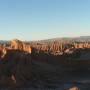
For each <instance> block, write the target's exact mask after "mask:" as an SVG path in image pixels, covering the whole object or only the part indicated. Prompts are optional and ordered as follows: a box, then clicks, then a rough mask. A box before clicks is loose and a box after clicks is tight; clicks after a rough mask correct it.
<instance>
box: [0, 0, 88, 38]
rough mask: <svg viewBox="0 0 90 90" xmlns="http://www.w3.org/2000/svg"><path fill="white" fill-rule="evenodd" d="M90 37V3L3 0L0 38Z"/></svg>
mask: <svg viewBox="0 0 90 90" xmlns="http://www.w3.org/2000/svg"><path fill="white" fill-rule="evenodd" d="M83 35H90V0H0V39H4V40H5V39H6V40H10V39H13V38H19V39H24V40H38V39H47V38H55V37H68V36H69V37H73V36H83Z"/></svg>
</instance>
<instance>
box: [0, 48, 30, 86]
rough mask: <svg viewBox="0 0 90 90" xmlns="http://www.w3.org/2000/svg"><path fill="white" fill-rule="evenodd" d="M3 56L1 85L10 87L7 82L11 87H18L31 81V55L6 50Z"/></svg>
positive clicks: (0, 76)
mask: <svg viewBox="0 0 90 90" xmlns="http://www.w3.org/2000/svg"><path fill="white" fill-rule="evenodd" d="M4 51H5V50H4ZM3 54H4V55H3V57H2V58H1V60H0V85H2V84H4V85H5V84H6V85H8V84H9V83H8V84H7V82H10V84H9V85H11V86H15V87H16V86H20V85H22V84H24V83H26V82H27V81H28V80H30V79H31V75H32V74H31V70H32V69H31V68H32V66H31V55H30V54H29V53H27V52H24V51H20V50H13V49H12V50H9V49H6V51H5V53H4V52H3ZM12 84H13V85H12Z"/></svg>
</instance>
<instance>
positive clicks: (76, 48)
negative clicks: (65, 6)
mask: <svg viewBox="0 0 90 90" xmlns="http://www.w3.org/2000/svg"><path fill="white" fill-rule="evenodd" d="M84 39H85V40H84ZM89 75H90V42H89V38H84V37H83V39H82V38H74V39H73V38H71V39H70V38H69V39H68V38H67V39H66V38H63V39H50V40H41V41H20V40H18V39H14V40H11V41H7V42H2V41H1V44H0V86H1V88H7V89H12V88H13V89H15V90H16V89H20V88H25V90H26V89H28V88H29V89H33V90H34V89H35V90H37V89H40V90H42V89H45V90H47V89H51V90H54V89H55V90H89V89H90V87H89V85H90V77H89ZM75 88H76V89H75Z"/></svg>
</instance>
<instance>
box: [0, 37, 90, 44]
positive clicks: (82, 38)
mask: <svg viewBox="0 0 90 90" xmlns="http://www.w3.org/2000/svg"><path fill="white" fill-rule="evenodd" d="M53 41H59V42H63V41H64V42H65V41H71V42H73V41H74V42H90V36H80V37H74V38H73V37H62V38H52V39H46V40H38V41H27V42H40V43H45V42H46V43H47V42H53ZM0 43H1V44H5V43H9V41H7V40H0Z"/></svg>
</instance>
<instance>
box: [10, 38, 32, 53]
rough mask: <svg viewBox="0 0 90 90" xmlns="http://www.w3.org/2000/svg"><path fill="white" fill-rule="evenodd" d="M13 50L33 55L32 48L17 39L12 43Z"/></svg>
mask: <svg viewBox="0 0 90 90" xmlns="http://www.w3.org/2000/svg"><path fill="white" fill-rule="evenodd" d="M11 48H12V49H18V50H21V51H26V52H29V53H31V46H30V45H28V44H26V43H24V42H22V41H20V40H17V39H15V40H12V41H11Z"/></svg>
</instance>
